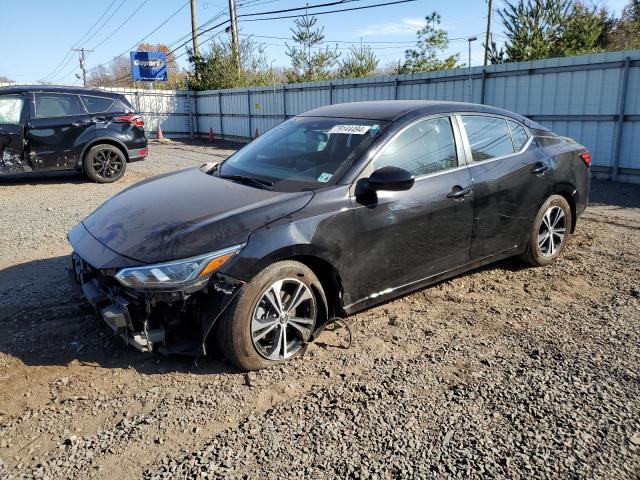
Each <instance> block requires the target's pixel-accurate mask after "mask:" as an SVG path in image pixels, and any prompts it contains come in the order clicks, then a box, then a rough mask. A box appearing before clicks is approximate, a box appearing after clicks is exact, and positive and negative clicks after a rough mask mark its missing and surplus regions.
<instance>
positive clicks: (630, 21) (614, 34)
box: [606, 0, 640, 50]
mask: <svg viewBox="0 0 640 480" xmlns="http://www.w3.org/2000/svg"><path fill="white" fill-rule="evenodd" d="M612 23H613V25H612V26H611V29H610V32H609V34H608V35H607V39H606V41H607V47H608V49H610V50H629V49H636V48H640V0H629V3H628V4H627V6H626V7H625V8H624V10H623V11H622V15H621V16H620V19H617V20H613V22H612Z"/></svg>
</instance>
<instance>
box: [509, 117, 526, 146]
mask: <svg viewBox="0 0 640 480" xmlns="http://www.w3.org/2000/svg"><path fill="white" fill-rule="evenodd" d="M507 123H508V124H509V130H511V138H512V139H513V148H515V149H516V152H519V151H520V150H521V149H522V147H524V144H525V143H527V140H529V135H528V134H527V131H526V130H525V129H524V127H523V126H522V125H520V124H519V123H516V122H512V121H511V120H507Z"/></svg>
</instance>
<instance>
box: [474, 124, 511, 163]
mask: <svg viewBox="0 0 640 480" xmlns="http://www.w3.org/2000/svg"><path fill="white" fill-rule="evenodd" d="M462 123H463V124H464V129H465V130H466V132H467V138H468V139H469V145H470V146H471V155H472V157H473V161H474V162H479V161H481V160H488V159H490V158H495V157H501V156H503V155H509V154H511V153H513V142H511V132H509V127H508V126H507V122H506V120H504V119H502V118H497V117H485V116H479V115H478V116H476V115H464V116H463V117H462Z"/></svg>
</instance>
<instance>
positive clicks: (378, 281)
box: [353, 116, 473, 301]
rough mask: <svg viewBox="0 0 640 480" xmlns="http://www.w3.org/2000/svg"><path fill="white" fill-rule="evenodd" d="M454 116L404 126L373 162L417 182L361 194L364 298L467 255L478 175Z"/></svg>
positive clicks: (358, 224) (357, 219)
mask: <svg viewBox="0 0 640 480" xmlns="http://www.w3.org/2000/svg"><path fill="white" fill-rule="evenodd" d="M456 136H457V130H454V127H453V125H452V123H451V119H450V117H449V116H440V117H435V118H434V117H429V118H426V119H423V120H420V121H418V122H416V123H413V124H412V125H410V126H409V127H407V128H405V129H404V130H402V131H401V132H400V133H399V134H397V135H396V136H395V137H394V138H392V139H391V140H390V141H389V142H388V143H387V145H385V146H384V147H383V149H382V151H381V153H380V154H379V155H377V156H376V158H375V159H374V160H373V161H372V164H371V165H369V166H368V167H367V169H366V170H365V173H364V175H366V176H368V175H369V174H370V173H371V172H373V171H374V170H377V169H378V168H381V167H385V166H389V165H392V166H396V167H401V168H404V169H406V170H409V171H410V172H412V173H413V174H414V176H415V177H416V180H415V183H414V185H413V187H412V188H411V189H410V190H407V191H400V192H390V191H377V192H375V194H374V195H373V196H372V197H371V196H370V195H367V196H364V197H362V196H361V197H357V196H356V197H355V198H354V206H355V208H354V229H355V230H354V231H355V238H356V242H357V246H358V257H357V258H354V261H353V268H354V269H355V272H356V274H357V277H358V278H359V279H360V283H359V291H358V294H359V297H358V298H359V301H364V300H366V299H367V298H376V297H377V296H379V295H386V294H389V293H391V291H392V290H393V289H396V288H398V287H402V286H405V285H408V284H411V283H413V282H417V281H420V280H422V279H424V278H427V277H430V276H433V275H436V274H438V273H442V272H445V271H447V270H450V269H452V268H455V267H458V266H460V265H463V264H465V263H467V262H468V260H469V247H470V243H471V227H472V223H473V191H472V189H471V186H472V183H471V176H470V174H469V171H468V169H467V168H466V166H464V161H463V160H462V158H461V157H462V155H463V153H462V150H461V147H460V142H456V140H455V139H456Z"/></svg>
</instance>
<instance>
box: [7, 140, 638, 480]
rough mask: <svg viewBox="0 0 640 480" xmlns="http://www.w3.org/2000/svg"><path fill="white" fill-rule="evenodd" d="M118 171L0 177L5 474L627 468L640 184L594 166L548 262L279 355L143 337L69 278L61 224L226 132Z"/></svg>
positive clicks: (200, 159) (366, 474)
mask: <svg viewBox="0 0 640 480" xmlns="http://www.w3.org/2000/svg"><path fill="white" fill-rule="evenodd" d="M151 152H152V153H151V157H150V158H149V160H148V161H146V162H140V163H137V164H132V165H130V168H129V170H128V172H127V174H126V177H125V179H124V181H121V182H118V183H116V184H114V185H95V184H91V183H87V182H85V181H84V180H83V178H82V177H80V176H78V175H76V174H57V175H48V176H42V177H38V178H33V177H25V178H18V179H11V180H10V181H5V180H2V181H0V206H1V207H2V208H0V224H1V225H3V227H2V229H1V230H0V249H1V252H0V332H2V334H1V335H0V478H2V479H5V478H7V479H9V478H52V479H53V478H81V479H83V478H105V479H106V478H141V477H144V478H154V479H155V478H195V477H200V478H269V479H271V478H274V479H275V478H298V477H308V478H314V479H315V478H363V479H364V478H378V479H388V478H443V477H453V478H458V477H460V478H478V477H498V478H567V477H569V478H603V479H637V478H640V371H639V369H638V364H639V360H640V322H639V320H640V282H639V281H638V278H640V254H639V253H638V252H640V187H638V186H629V185H618V184H612V183H604V182H602V183H600V182H597V183H594V185H593V194H592V205H591V206H590V207H589V209H588V210H587V212H586V214H585V215H584V217H583V218H582V219H581V221H580V222H579V224H578V231H577V233H576V235H575V236H573V237H572V238H571V241H570V244H569V248H568V250H567V251H566V252H565V255H564V256H563V258H562V259H561V260H560V261H558V262H557V263H556V264H554V265H552V266H549V267H546V268H539V269H532V268H526V267H525V266H523V265H522V264H520V263H519V262H517V261H516V260H508V261H504V262H500V263H497V264H495V265H491V266H489V267H486V268H484V269H481V270H479V271H476V272H473V273H470V274H466V275H463V276H460V277H457V278H454V279H452V280H449V281H446V282H442V283H440V284H438V285H436V286H434V287H432V288H428V289H425V290H422V291H419V292H417V293H414V294H412V295H407V296H405V297H403V298H401V299H398V300H396V301H394V302H390V303H388V304H386V305H383V306H380V307H377V308H373V309H370V310H368V311H366V312H363V313H360V314H358V315H355V316H353V317H351V318H350V319H349V321H350V323H351V324H352V327H353V330H354V337H355V343H354V345H353V347H352V348H351V349H348V350H345V349H341V348H339V345H340V344H341V342H343V341H344V331H343V330H338V331H336V332H325V333H323V335H322V337H321V338H320V340H319V342H317V343H316V344H314V345H312V346H311V347H310V348H309V350H308V352H307V354H306V355H305V356H304V357H303V358H300V359H296V360H294V361H293V362H291V363H289V364H288V365H285V366H280V367H277V368H272V369H269V370H267V371H261V372H257V373H252V374H250V375H245V374H242V373H240V372H238V371H236V370H234V369H233V368H232V367H230V366H228V365H227V364H226V363H225V362H224V361H222V360H220V359H217V358H206V359H203V360H201V361H199V362H197V363H194V362H193V359H190V358H186V357H170V358H166V357H160V356H148V355H143V354H141V353H138V352H137V351H135V350H132V349H131V348H127V347H125V346H124V345H122V344H121V342H120V340H119V339H117V338H114V337H113V335H112V334H111V332H110V331H109V329H108V328H107V327H105V326H103V325H102V324H101V323H100V322H99V321H98V320H97V319H95V317H94V316H93V314H92V312H91V310H90V309H89V308H88V307H87V305H86V304H85V302H84V301H83V300H82V299H81V298H79V297H78V296H77V295H76V294H74V293H73V292H72V290H71V289H70V288H69V287H68V284H67V280H66V277H65V272H64V267H65V266H66V265H67V264H68V261H69V258H68V254H69V252H70V249H69V247H68V245H67V244H66V240H65V234H66V232H67V231H68V230H69V229H70V228H71V227H72V226H73V225H75V224H76V223H77V222H78V221H79V220H81V219H82V218H83V217H84V216H85V215H87V214H88V213H90V212H91V211H92V210H93V209H94V208H96V207H97V206H98V205H99V204H100V203H102V202H103V201H104V200H106V199H107V198H108V197H109V196H111V195H113V194H114V193H116V192H117V191H119V190H121V189H122V188H125V187H126V186H128V185H130V184H132V183H134V182H135V181H138V180H140V179H142V178H145V177H147V176H149V175H153V174H156V173H160V172H165V171H170V170H174V169H177V168H183V167H187V166H192V165H200V164H202V163H204V162H206V161H208V160H209V159H210V158H211V155H219V156H225V155H227V154H228V153H229V152H230V150H224V149H212V148H210V147H208V146H192V145H187V144H181V143H177V142H176V143H172V144H169V145H154V146H153V148H152V150H151Z"/></svg>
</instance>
